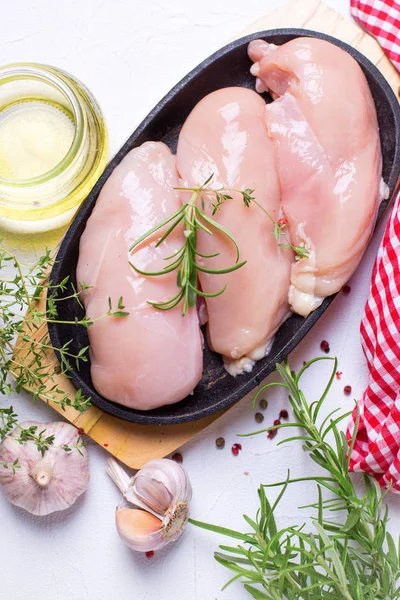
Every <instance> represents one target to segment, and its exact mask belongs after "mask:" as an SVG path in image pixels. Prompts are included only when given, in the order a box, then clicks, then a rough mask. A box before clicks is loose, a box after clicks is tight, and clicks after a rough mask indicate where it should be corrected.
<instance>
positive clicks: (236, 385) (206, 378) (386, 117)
mask: <svg viewBox="0 0 400 600" xmlns="http://www.w3.org/2000/svg"><path fill="white" fill-rule="evenodd" d="M300 36H307V37H315V38H320V39H323V40H327V41H329V42H332V43H333V44H336V45H337V46H339V47H340V48H342V49H343V50H345V51H346V52H348V53H349V54H351V56H353V57H354V58H355V59H356V60H357V62H358V63H359V64H360V66H361V68H362V70H363V71H364V73H365V76H366V78H367V80H368V84H369V86H370V88H371V91H372V96H373V98H374V101H375V104H376V109H377V113H378V121H379V127H380V137H381V144H382V153H383V177H384V180H385V182H386V183H387V184H388V185H389V189H390V196H392V195H393V193H394V190H395V187H396V184H397V180H398V177H399V173H400V148H399V140H400V109H399V103H398V101H397V99H396V97H395V95H394V93H393V91H392V89H391V88H390V86H389V84H388V83H387V81H386V80H385V78H384V77H383V76H382V74H381V73H380V72H379V71H378V69H377V68H376V67H375V66H374V65H373V64H372V63H371V62H370V61H369V60H367V59H366V58H365V57H364V56H363V55H362V54H360V53H359V52H357V50H354V49H353V48H351V47H350V46H348V45H347V44H344V43H343V42H341V41H339V40H337V39H335V38H332V37H330V36H327V35H324V34H322V33H317V32H314V31H308V30H303V29H276V30H272V31H261V32H258V33H254V34H251V35H248V36H246V37H243V38H241V39H239V40H237V41H235V42H232V43H231V44H229V45H228V46H225V47H224V48H222V49H221V50H218V51H217V52H216V53H215V54H213V55H212V56H210V57H209V58H207V59H206V60H205V61H203V62H202V63H201V64H200V65H199V66H198V67H196V68H195V69H194V70H193V71H192V72H191V73H189V74H188V75H187V76H186V77H184V78H183V79H182V81H180V82H179V83H178V84H177V85H176V86H175V87H174V88H173V89H172V90H171V91H170V92H169V93H168V94H167V95H166V96H165V97H164V98H163V99H162V100H161V102H159V103H158V104H157V106H156V107H155V108H154V109H153V110H152V111H151V112H150V114H149V115H148V116H147V117H146V118H145V120H144V121H143V122H142V123H141V125H139V127H138V128H137V129H136V131H134V133H132V135H131V136H130V138H129V139H128V141H127V142H126V143H125V144H124V145H123V147H122V148H121V150H120V151H119V152H118V153H117V154H116V156H115V157H114V158H113V159H112V160H111V162H110V164H109V165H108V166H107V168H106V169H105V171H104V173H103V174H102V176H101V177H100V179H99V180H98V182H97V184H96V185H95V187H94V188H93V190H92V191H91V193H90V194H89V196H88V197H87V199H86V201H85V202H84V204H83V205H82V207H81V209H80V210H79V212H78V214H77V216H76V218H75V220H74V222H73V223H72V225H71V227H70V229H69V230H68V232H67V234H66V236H65V238H64V240H63V242H62V244H61V247H60V250H59V252H58V255H57V259H56V263H55V265H54V267H53V271H52V274H51V279H52V280H53V281H54V282H55V283H56V284H57V283H59V282H60V281H61V280H63V279H64V278H65V277H66V276H67V275H68V276H70V281H71V283H73V284H74V285H75V284H76V278H75V270H76V264H77V260H78V248H79V239H80V236H81V235H82V232H83V230H84V228H85V225H86V221H87V219H88V217H89V216H90V213H91V211H92V209H93V206H94V205H95V203H96V200H97V197H98V195H99V193H100V190H101V188H102V187H103V185H104V183H105V181H106V180H107V179H108V177H109V176H110V175H111V173H112V171H113V169H114V167H115V166H116V165H118V163H119V162H120V161H121V160H122V158H123V157H124V156H125V155H126V154H127V153H128V152H129V151H130V150H131V149H132V148H134V147H135V146H139V145H140V144H142V143H143V142H145V141H148V140H154V141H163V142H165V143H166V144H167V145H168V146H169V147H170V148H171V150H172V151H173V152H175V151H176V145H177V140H178V135H179V131H180V128H181V126H182V124H183V122H184V120H185V119H186V117H187V116H188V114H189V113H190V111H191V110H192V108H193V107H194V106H195V104H197V102H199V100H201V99H202V98H203V97H204V96H205V95H206V94H208V93H210V92H213V91H214V90H217V89H219V88H223V87H228V86H235V85H239V86H244V87H247V88H251V89H254V84H255V80H254V77H253V76H252V75H250V73H249V69H250V66H251V61H250V59H249V58H248V56H247V45H248V43H249V42H250V41H251V40H254V39H257V38H262V39H264V40H266V41H268V42H273V43H274V44H278V45H279V44H284V43H285V42H288V41H289V40H291V39H293V38H296V37H300ZM266 100H267V101H269V100H270V99H269V98H268V97H267V95H266ZM337 102H340V98H337ZM389 201H390V200H389ZM389 201H385V202H383V203H382V205H381V207H380V210H379V216H378V219H380V218H381V216H382V214H383V212H384V210H385V208H386V207H387V206H388V203H389ZM69 293H70V290H66V292H65V295H66V296H67V295H68V294H69ZM332 300H333V296H332V297H330V298H327V299H326V300H325V301H324V303H323V304H322V306H320V307H319V308H318V309H317V310H315V311H314V312H313V313H312V314H311V315H310V316H309V317H307V318H306V319H304V318H302V317H300V316H297V315H293V316H292V317H290V319H288V320H287V321H286V323H284V324H283V325H282V327H281V328H280V329H279V331H278V333H277V335H276V337H275V341H274V344H273V347H272V350H271V352H270V354H269V355H268V356H267V357H265V358H264V359H262V360H260V361H259V362H258V363H256V365H255V366H254V369H253V371H252V372H251V373H246V374H243V375H240V376H238V377H236V378H233V377H231V376H230V375H228V374H227V373H226V372H225V370H224V368H223V365H222V360H221V357H220V356H219V355H217V354H214V353H213V352H211V351H210V350H209V349H208V348H207V347H206V349H205V353H204V374H203V378H202V380H201V382H200V383H199V385H198V386H197V387H196V389H195V391H194V394H193V395H192V396H189V397H188V398H186V399H185V400H182V401H181V402H178V403H177V404H172V405H169V406H165V407H162V408H158V409H156V410H151V411H148V412H144V411H138V410H133V409H129V408H126V407H124V406H120V405H118V404H115V403H113V402H110V401H109V400H106V399H105V398H103V397H102V396H100V395H99V394H97V392H96V390H95V389H94V387H93V384H92V381H91V378H90V364H89V363H82V364H81V366H80V369H79V370H77V369H76V368H75V367H74V365H72V367H73V370H72V372H71V376H72V381H73V383H74V384H75V386H76V387H77V388H80V389H81V390H82V392H83V393H85V394H86V395H88V396H90V397H91V400H92V403H93V404H94V405H95V406H98V407H99V408H101V409H102V410H105V411H106V412H109V413H111V414H112V415H114V416H116V417H120V418H121V419H125V420H127V421H135V422H138V423H151V424H173V423H183V422H187V421H194V420H196V419H200V418H202V417H206V416H207V415H210V414H212V413H215V412H217V411H220V410H222V409H224V408H227V407H228V406H230V405H232V404H234V403H235V402H236V401H237V400H239V399H240V398H242V397H243V396H244V395H245V394H246V393H247V392H249V391H250V390H251V389H253V388H254V387H255V386H257V385H258V384H259V383H260V382H261V381H262V380H263V379H264V378H265V377H266V376H267V375H268V374H269V373H271V372H272V371H273V370H274V367H275V363H277V362H280V361H282V360H283V359H284V358H285V357H286V356H287V355H288V354H289V352H291V351H292V350H293V348H294V347H295V346H296V345H297V344H298V343H299V342H300V340H301V339H302V338H303V337H304V336H305V335H306V333H307V332H308V331H309V330H310V329H311V327H312V326H313V325H314V323H316V321H317V320H318V319H319V318H320V316H321V315H322V314H323V313H324V312H325V310H326V309H327V307H328V306H329V304H330V303H331V302H332ZM262 301H263V299H262V298H260V302H262ZM58 306H59V319H60V320H67V321H70V320H73V319H74V318H75V317H78V318H80V317H82V316H83V310H82V309H80V308H79V306H78V305H77V303H76V301H74V300H72V301H69V300H66V301H65V302H60V303H59V304H58ZM49 331H50V337H51V341H52V343H53V345H54V347H55V348H60V347H62V345H63V344H64V343H65V342H67V341H68V340H71V339H72V340H73V342H72V345H71V349H72V350H73V351H75V352H78V351H79V349H80V348H82V347H83V346H86V345H87V344H88V337H87V332H86V330H85V329H84V328H83V327H77V326H75V325H59V324H54V323H53V324H49Z"/></svg>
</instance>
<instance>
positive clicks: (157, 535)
mask: <svg viewBox="0 0 400 600" xmlns="http://www.w3.org/2000/svg"><path fill="white" fill-rule="evenodd" d="M115 523H116V526H117V531H118V534H119V536H120V538H121V539H122V540H123V541H124V542H125V544H127V545H128V546H129V547H130V548H132V550H137V551H138V552H149V551H151V550H160V548H163V547H164V546H165V545H166V544H167V543H168V541H167V540H165V539H164V537H163V535H162V533H163V532H162V522H161V521H160V519H158V518H157V517H155V516H154V515H152V514H151V513H148V512H146V511H144V510H138V509H136V508H117V511H116V515H115Z"/></svg>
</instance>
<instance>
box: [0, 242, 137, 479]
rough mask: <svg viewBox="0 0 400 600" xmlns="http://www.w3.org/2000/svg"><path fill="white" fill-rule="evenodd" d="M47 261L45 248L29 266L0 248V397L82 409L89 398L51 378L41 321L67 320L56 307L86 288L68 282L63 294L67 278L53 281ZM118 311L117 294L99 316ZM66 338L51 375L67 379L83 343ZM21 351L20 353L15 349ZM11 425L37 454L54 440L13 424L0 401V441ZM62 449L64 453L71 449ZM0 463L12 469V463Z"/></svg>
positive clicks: (82, 355) (81, 356)
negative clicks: (20, 396)
mask: <svg viewBox="0 0 400 600" xmlns="http://www.w3.org/2000/svg"><path fill="white" fill-rule="evenodd" d="M53 263H54V261H53V259H52V258H51V256H50V252H49V251H48V252H46V253H45V255H44V256H42V257H41V258H40V259H39V260H38V261H37V262H36V263H35V264H34V265H30V266H29V265H24V264H22V263H21V262H20V261H19V260H18V259H17V257H16V256H15V255H14V254H13V253H11V252H9V251H8V250H7V249H5V248H1V247H0V395H1V396H2V398H0V401H1V402H5V401H7V398H8V397H9V396H11V394H12V393H13V392H16V393H19V392H21V391H22V390H25V391H28V392H29V393H30V394H31V395H32V396H33V399H37V398H39V397H41V398H44V399H45V400H47V401H48V402H52V403H55V404H58V405H60V407H61V408H62V409H63V410H65V409H66V408H67V407H69V406H70V407H72V408H74V409H75V410H78V411H79V412H84V411H85V410H86V409H87V408H88V407H89V406H90V398H88V397H86V396H84V394H82V392H81V391H80V390H77V391H76V393H75V394H74V395H73V396H71V395H70V394H68V393H65V392H64V391H63V390H61V389H60V388H59V387H58V385H57V382H56V381H55V379H54V375H55V373H54V372H53V371H52V369H50V368H49V366H48V361H47V360H46V359H47V356H48V355H49V353H51V352H53V350H54V348H53V345H52V343H51V340H50V337H49V334H48V332H47V328H46V327H44V325H45V324H46V323H69V322H68V321H60V320H59V319H58V317H57V313H58V308H57V307H58V305H59V303H60V302H63V301H65V300H67V299H74V300H75V301H76V302H77V303H78V304H79V305H80V306H82V304H81V302H80V298H79V296H80V294H81V293H82V291H83V290H84V289H87V286H85V285H84V284H80V290H79V291H78V290H76V289H75V287H74V286H73V284H72V283H71V284H70V287H71V288H72V294H68V295H65V291H66V290H67V286H68V284H69V278H68V277H66V278H65V279H64V280H63V281H61V283H60V284H58V285H55V284H54V283H53V282H52V281H50V280H49V279H48V271H49V269H50V268H51V267H52V265H53ZM44 294H45V295H46V296H47V305H46V304H45V302H44V300H43V295H44ZM123 309H124V306H123V299H122V298H119V300H118V304H117V308H116V309H115V310H114V309H113V307H112V304H111V300H110V299H109V308H108V311H107V312H106V313H105V315H104V316H114V317H123V316H126V315H127V314H128V313H127V312H125V311H124V310H123ZM99 318H102V317H99ZM96 320H97V319H96ZM93 322H94V319H90V317H88V316H84V317H82V318H81V319H78V318H76V319H74V320H73V321H71V323H72V324H74V325H82V326H83V327H86V328H87V327H89V326H90V325H91V324H92V323H93ZM71 342H72V340H70V341H68V342H67V343H65V344H64V345H63V346H62V347H61V348H58V349H57V351H58V352H59V357H60V368H59V370H58V371H57V374H63V375H66V376H67V377H69V376H70V371H71V369H72V365H76V366H77V367H79V364H80V363H82V362H86V361H87V360H88V358H87V353H88V346H86V347H85V348H81V349H80V350H79V352H77V353H75V352H73V351H72V350H71ZM22 349H23V351H22V352H18V351H19V350H22ZM15 427H17V430H18V437H17V440H18V441H19V442H20V443H21V444H22V443H25V442H27V441H33V442H34V443H35V445H36V446H37V448H38V451H39V452H41V453H42V454H43V453H44V452H45V451H46V450H47V449H48V448H49V446H50V445H53V442H54V439H53V438H52V436H46V432H45V431H37V427H36V426H31V427H29V428H23V427H21V426H20V425H18V415H17V413H16V412H15V411H14V407H13V406H1V405H0V441H1V440H3V439H4V437H5V436H6V435H8V434H9V433H10V432H11V431H12V430H13V429H14V428H15ZM82 444H83V441H82V440H78V443H77V446H80V445H82ZM64 449H65V450H66V451H70V450H72V449H73V448H64ZM1 464H2V463H1ZM2 466H3V467H6V468H7V467H12V468H14V469H15V468H16V465H6V464H2Z"/></svg>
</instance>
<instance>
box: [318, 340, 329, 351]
mask: <svg viewBox="0 0 400 600" xmlns="http://www.w3.org/2000/svg"><path fill="white" fill-rule="evenodd" d="M319 347H320V348H321V350H322V351H323V352H326V353H327V354H328V352H329V350H330V347H329V344H328V342H327V341H326V340H322V342H321V344H320V346H319Z"/></svg>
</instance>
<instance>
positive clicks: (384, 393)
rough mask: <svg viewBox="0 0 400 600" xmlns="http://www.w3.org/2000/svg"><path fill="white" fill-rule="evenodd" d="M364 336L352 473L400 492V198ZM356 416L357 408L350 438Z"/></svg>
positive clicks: (375, 276)
mask: <svg viewBox="0 0 400 600" xmlns="http://www.w3.org/2000/svg"><path fill="white" fill-rule="evenodd" d="M361 338H362V345H363V350H364V353H365V356H366V358H367V362H368V368H369V372H370V380H369V385H368V388H367V389H366V390H365V392H364V396H363V398H362V400H361V402H360V404H359V411H360V422H359V428H358V434H357V438H356V442H355V445H354V449H353V452H352V455H351V460H350V470H352V471H365V472H367V473H370V474H371V475H373V476H374V477H376V479H377V480H378V481H379V483H380V484H381V485H382V486H383V487H385V486H387V485H389V484H390V485H391V486H392V489H393V490H396V491H398V492H400V196H398V197H397V200H396V202H395V205H394V207H393V211H392V214H391V217H390V220H389V222H388V225H387V228H386V231H385V235H384V237H383V240H382V243H381V246H380V248H379V252H378V256H377V259H376V262H375V265H374V270H373V273H372V284H371V292H370V296H369V298H368V301H367V304H366V307H365V313H364V317H363V319H362V321H361ZM355 417H356V410H355V411H354V413H353V422H352V423H351V424H350V426H349V430H348V435H351V433H352V430H353V426H354V419H355Z"/></svg>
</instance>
